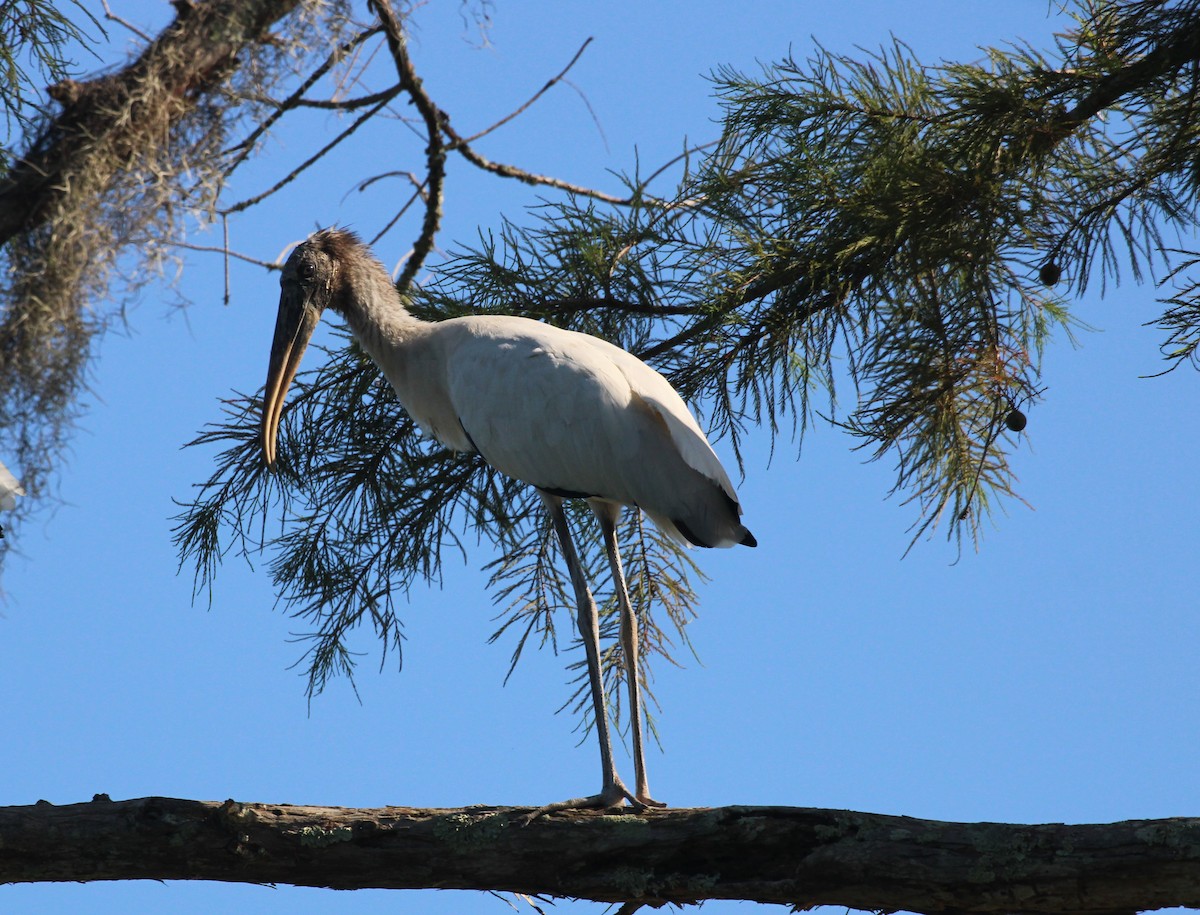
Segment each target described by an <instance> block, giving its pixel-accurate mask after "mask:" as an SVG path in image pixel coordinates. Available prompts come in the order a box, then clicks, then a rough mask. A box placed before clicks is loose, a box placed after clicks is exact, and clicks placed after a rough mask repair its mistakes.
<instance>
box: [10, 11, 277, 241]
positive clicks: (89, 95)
mask: <svg viewBox="0 0 1200 915" xmlns="http://www.w3.org/2000/svg"><path fill="white" fill-rule="evenodd" d="M297 5H298V0H214V2H212V3H200V4H186V3H179V4H177V5H176V8H177V9H178V10H179V14H178V17H177V18H176V20H175V22H174V23H173V24H172V25H171V26H169V27H168V28H167V29H166V30H164V31H163V33H162V34H161V35H160V36H159V37H158V38H157V39H155V41H154V42H152V43H151V44H150V45H149V46H148V47H147V48H146V49H145V51H143V52H142V54H141V56H140V57H139V58H138V59H137V60H136V61H135V62H134V63H133V64H131V65H130V66H128V67H125V68H123V69H121V70H119V71H117V72H115V73H113V74H111V75H108V76H102V77H99V78H97V79H94V80H89V81H87V82H75V81H70V80H69V81H67V82H64V83H60V84H59V85H58V86H56V87H54V89H53V91H52V95H53V96H54V97H55V99H56V100H57V101H59V102H60V103H61V104H62V106H63V110H62V113H61V114H60V115H59V116H58V118H57V119H56V120H55V121H53V122H52V123H51V124H49V125H48V126H47V128H46V130H45V131H44V132H43V134H42V136H41V137H40V138H39V139H38V140H37V141H36V142H35V143H34V144H33V145H32V146H31V148H30V149H29V151H28V152H27V153H26V154H25V156H24V157H23V158H22V159H21V160H19V161H18V162H17V163H16V164H15V165H14V167H13V169H12V171H11V172H10V173H9V174H8V175H7V176H6V177H5V178H4V179H3V180H0V245H3V244H4V243H6V242H7V241H8V240H9V239H11V238H13V237H14V236H15V235H17V234H18V233H26V232H29V231H31V230H32V229H34V228H36V227H37V226H39V225H40V224H41V223H42V221H43V220H44V219H45V218H47V216H48V215H49V214H51V213H53V212H54V204H55V203H56V202H57V201H58V200H59V199H60V198H62V197H64V196H66V195H67V194H69V193H71V191H72V190H73V187H72V183H71V181H70V180H68V178H67V177H65V176H69V175H70V174H78V173H80V172H81V171H89V172H90V171H92V170H91V169H86V168H84V164H83V161H82V160H84V159H86V158H87V157H89V156H95V155H97V154H99V155H103V156H106V157H107V158H106V160H105V162H104V164H102V165H97V169H107V170H108V172H109V173H115V172H116V171H118V170H120V168H121V167H122V163H121V162H120V161H119V160H118V159H117V158H115V157H112V156H111V149H112V148H113V146H114V143H116V145H117V146H119V145H120V143H119V142H117V141H118V140H119V141H123V142H124V143H127V144H128V145H129V146H130V148H136V146H137V143H138V136H139V131H140V130H143V129H145V128H146V125H145V124H142V123H140V122H139V121H138V119H137V118H135V117H130V116H129V111H128V107H127V104H126V102H127V100H129V99H132V98H136V97H138V96H139V95H140V94H141V93H142V92H143V86H144V83H145V82H146V81H147V80H153V81H154V83H155V92H156V93H157V95H158V97H160V98H163V99H176V100H177V106H176V108H177V113H178V115H182V113H183V112H184V111H186V110H187V107H188V102H189V100H191V99H195V98H198V97H199V96H200V95H201V94H202V93H203V92H205V91H206V90H209V89H211V88H213V87H215V86H218V85H220V84H221V83H222V82H223V81H224V80H225V79H226V78H227V77H228V75H229V73H230V71H231V70H232V69H233V68H234V67H235V66H236V64H237V58H238V55H239V53H240V52H241V51H242V50H243V49H245V48H246V47H247V46H248V45H251V44H254V43H256V42H258V41H260V40H261V39H262V38H263V36H264V35H266V34H267V30H268V28H269V27H270V26H271V25H272V24H273V23H275V22H277V21H278V20H280V19H282V18H283V17H284V16H286V15H287V14H288V13H290V12H291V11H292V10H293V9H295V8H296V6H297ZM102 139H103V140H106V142H101V140H102ZM98 151H99V152H98Z"/></svg>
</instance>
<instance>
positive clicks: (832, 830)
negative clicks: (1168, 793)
mask: <svg viewBox="0 0 1200 915" xmlns="http://www.w3.org/2000/svg"><path fill="white" fill-rule="evenodd" d="M529 812H530V808H527V807H467V808H461V809H414V808H409V807H384V808H376V809H350V808H342V807H296V806H289V805H283V804H242V803H237V802H235V801H225V802H224V803H219V802H216V801H193V800H181V799H174V798H159V797H150V798H138V799H136V800H127V801H117V802H114V801H111V800H109V798H108V797H107V796H106V795H97V796H96V798H95V799H94V800H93V801H92V802H91V803H84V804H69V805H64V806H55V805H52V804H49V803H46V802H44V801H42V802H39V803H37V804H34V805H32V806H24V807H7V808H0V883H30V882H40V881H58V880H72V881H90V880H138V879H142V880H145V879H152V880H222V881H234V882H244V883H288V884H294V885H298V886H321V887H333V888H337V889H363V888H368V887H373V888H383V889H416V888H429V887H437V888H440V889H467V890H497V891H504V892H515V893H528V894H537V895H549V896H564V897H575V898H581V899H592V900H597V901H604V902H636V903H643V904H651V905H653V904H661V903H665V902H671V903H677V904H683V903H688V902H696V901H700V900H704V899H745V900H751V901H756V902H763V903H779V904H791V905H796V906H800V907H803V908H808V907H811V906H815V905H842V906H848V907H850V908H855V909H867V910H886V911H895V910H897V909H906V910H909V911H913V912H919V913H946V912H958V913H963V912H980V913H992V912H994V913H1012V912H1023V913H1043V912H1044V913H1050V912H1055V913H1061V912H1071V913H1077V915H1081V913H1093V915H1117V913H1133V912H1136V911H1144V910H1147V909H1156V908H1162V907H1167V906H1197V905H1200V819H1197V818H1175V819H1167V820H1132V821H1126V822H1122V823H1112V824H1108V825H1086V826H1066V825H1063V824H1060V823H1051V824H1046V825H1037V826H1021V825H1006V824H1000V823H946V822H939V821H935V820H919V819H914V818H910V817H897V816H884V815H881V814H869V813H855V812H853V811H845V810H818V809H812V808H803V807H720V808H711V809H708V808H696V809H678V810H661V811H660V810H651V811H646V812H644V813H641V814H632V813H628V812H626V813H621V814H614V813H605V812H600V811H571V812H568V813H562V814H555V815H552V816H545V817H542V818H540V819H537V820H534V821H533V822H532V823H530V824H528V825H524V819H525V817H526V816H527V815H528V814H529Z"/></svg>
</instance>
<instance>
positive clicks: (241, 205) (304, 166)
mask: <svg viewBox="0 0 1200 915" xmlns="http://www.w3.org/2000/svg"><path fill="white" fill-rule="evenodd" d="M399 94H400V87H399V86H396V87H395V88H394V89H392V90H391V91H390V92H389V93H387V98H385V99H384V100H383V101H381V102H379V103H377V104H376V105H374V106H373V107H371V108H370V109H369V110H368V111H366V112H365V113H363V114H361V115H359V116H358V117H357V118H356V119H355V120H354V123H353V124H351V125H350V126H349V127H347V128H346V129H345V130H343V131H342V132H341V133H340V134H338V135H337V136H336V137H334V138H333V139H332V140H330V141H329V142H328V143H326V144H325V145H324V146H322V147H321V148H320V149H319V150H317V152H315V153H313V155H311V156H309V157H308V158H307V159H305V160H304V161H303V162H302V163H300V165H298V166H297V167H296V168H294V169H293V170H292V171H291V172H289V173H288V174H286V175H284V176H283V178H281V179H280V180H279V181H277V182H275V184H273V185H272V186H271V187H269V188H267V189H266V190H265V191H263V192H262V193H261V194H255V195H254V196H253V197H247V198H246V199H244V200H241V201H239V202H237V203H235V204H234V205H233V206H230V207H226V208H225V209H223V210H221V211H220V212H221V214H222V215H229V214H231V213H240V212H241V211H242V210H245V209H249V208H250V207H252V206H254V205H255V204H257V203H261V202H262V201H263V200H265V199H266V198H267V197H270V196H271V195H272V194H274V193H276V192H277V191H280V190H282V189H283V188H285V187H287V185H289V184H291V183H292V182H293V181H295V180H296V179H297V178H299V177H300V175H301V174H302V173H303V172H305V171H307V170H308V169H309V168H311V167H312V166H313V165H315V164H316V163H317V162H318V161H319V160H321V159H322V158H323V157H324V156H325V155H326V154H327V153H328V152H330V151H331V150H332V149H333V148H334V147H335V146H337V145H338V144H340V143H341V142H342V141H343V140H346V139H348V138H349V137H350V135H351V134H353V133H354V132H355V131H356V130H358V128H359V127H361V126H362V125H363V124H365V123H366V122H367V121H369V120H370V119H371V118H373V117H374V116H375V115H376V114H377V113H378V112H379V111H381V110H382V109H383V108H384V107H385V106H386V105H387V104H388V102H390V101H391V100H392V99H393V98H395V97H396V96H397V95H399Z"/></svg>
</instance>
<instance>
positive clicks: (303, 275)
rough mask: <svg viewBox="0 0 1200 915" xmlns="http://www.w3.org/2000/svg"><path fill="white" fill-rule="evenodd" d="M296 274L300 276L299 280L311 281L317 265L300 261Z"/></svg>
mask: <svg viewBox="0 0 1200 915" xmlns="http://www.w3.org/2000/svg"><path fill="white" fill-rule="evenodd" d="M297 272H298V273H299V274H300V279H302V280H311V279H312V278H313V276H314V275H315V274H316V272H317V265H316V264H314V263H313V262H312V261H301V263H300V268H299V270H298V271H297Z"/></svg>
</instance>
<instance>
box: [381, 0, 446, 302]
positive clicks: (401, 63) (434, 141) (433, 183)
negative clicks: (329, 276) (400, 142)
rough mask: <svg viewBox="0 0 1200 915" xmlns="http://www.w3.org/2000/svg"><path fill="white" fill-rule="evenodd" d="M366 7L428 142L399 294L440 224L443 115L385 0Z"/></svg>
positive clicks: (409, 281) (429, 247) (418, 266)
mask: <svg viewBox="0 0 1200 915" xmlns="http://www.w3.org/2000/svg"><path fill="white" fill-rule="evenodd" d="M370 6H371V8H372V9H374V10H375V12H376V14H377V15H378V16H379V22H380V24H381V25H382V26H383V32H384V36H385V37H386V38H387V44H388V50H390V51H391V52H392V59H393V60H394V61H395V63H396V73H397V75H398V76H399V77H400V88H402V89H403V90H404V91H405V92H407V93H408V96H409V98H411V99H412V101H413V105H415V106H416V109H417V111H418V113H420V115H421V118H422V120H424V121H425V132H426V134H427V137H428V140H429V146H428V147H427V148H426V153H425V162H426V168H427V172H428V178H427V179H426V185H427V187H428V188H429V190H428V194H427V196H426V198H425V220H424V222H423V224H422V226H421V234H420V236H419V237H418V238H417V241H416V243H415V244H414V245H413V250H412V257H411V258H409V261H408V263H407V264H405V265H404V270H403V272H402V273H401V274H400V277H399V279H397V280H396V288H397V289H399V290H400V292H401V293H404V292H405V291H407V289H408V287H409V286H410V285H411V284H412V281H413V279H414V278H415V277H416V275H417V272H418V271H419V270H420V269H421V265H422V264H423V263H424V262H425V258H426V257H428V255H429V252H430V251H432V250H433V241H434V238H435V237H436V235H437V232H438V228H439V227H440V226H441V222H442V196H443V192H444V186H445V180H446V147H445V144H444V143H443V142H442V125H443V122H444V120H445V116H444V115H443V114H442V112H441V111H439V110H438V107H437V106H436V105H435V104H434V103H433V101H432V100H431V99H430V98H429V96H428V95H427V94H426V92H425V87H424V86H423V85H422V83H421V79H420V77H418V76H417V73H416V70H415V69H414V68H413V65H412V59H411V58H410V57H409V56H408V45H407V41H406V40H405V37H404V30H403V29H402V28H401V27H400V20H399V19H398V18H397V17H396V12H395V10H393V9H392V7H391V5H390V3H389V2H388V0H370Z"/></svg>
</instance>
